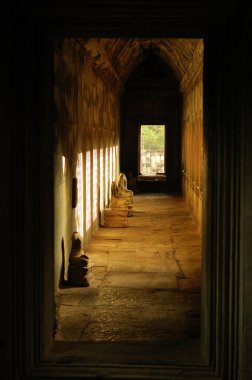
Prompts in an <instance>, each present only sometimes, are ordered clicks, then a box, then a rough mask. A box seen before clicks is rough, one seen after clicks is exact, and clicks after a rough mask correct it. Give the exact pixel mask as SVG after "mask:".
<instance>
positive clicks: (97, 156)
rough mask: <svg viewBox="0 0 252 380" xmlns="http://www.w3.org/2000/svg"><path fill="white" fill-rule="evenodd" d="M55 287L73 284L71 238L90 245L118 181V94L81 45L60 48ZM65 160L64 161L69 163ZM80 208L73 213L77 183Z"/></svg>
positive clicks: (56, 67)
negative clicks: (77, 235) (64, 281)
mask: <svg viewBox="0 0 252 380" xmlns="http://www.w3.org/2000/svg"><path fill="white" fill-rule="evenodd" d="M54 75H55V92H54V93H55V96H54V98H55V107H54V110H55V121H54V131H55V168H54V169H55V196H54V198H55V223H54V224H55V231H54V234H55V258H54V262H55V287H56V288H57V287H58V285H59V284H60V281H61V280H62V279H63V278H65V279H66V278H67V267H68V258H69V254H70V250H71V235H72V233H73V232H74V231H79V232H80V233H81V234H82V235H83V241H84V245H85V244H87V243H88V241H89V240H90V239H91V237H92V234H93V232H94V231H95V230H96V229H97V227H98V226H99V223H100V217H101V212H102V210H103V209H104V208H105V207H106V206H108V204H109V199H110V195H111V193H110V185H111V182H112V180H115V179H117V178H118V174H119V164H118V163H119V160H118V154H119V151H118V146H119V99H120V97H119V96H118V92H117V91H118V89H117V88H116V87H115V84H114V83H113V84H111V83H112V82H111V81H110V80H109V76H108V75H104V73H103V72H102V70H101V69H99V67H98V66H97V62H96V60H95V58H93V57H92V56H90V55H89V54H87V52H86V51H85V50H84V49H83V47H82V46H81V45H79V44H78V41H77V40H74V39H64V40H58V41H56V42H55V62H54ZM63 157H64V158H63ZM76 177H77V193H78V197H77V205H76V207H75V208H73V207H72V178H76Z"/></svg>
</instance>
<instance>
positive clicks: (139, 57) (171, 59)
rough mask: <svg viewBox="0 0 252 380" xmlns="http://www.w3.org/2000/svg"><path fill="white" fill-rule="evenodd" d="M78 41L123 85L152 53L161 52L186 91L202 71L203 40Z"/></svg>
mask: <svg viewBox="0 0 252 380" xmlns="http://www.w3.org/2000/svg"><path fill="white" fill-rule="evenodd" d="M78 43H79V44H80V46H81V47H82V48H83V49H84V50H85V51H86V53H87V54H88V56H89V57H91V58H92V59H93V60H94V62H95V66H96V68H97V69H99V70H102V71H103V74H104V76H105V77H106V76H107V77H109V79H110V81H112V82H113V84H114V85H115V86H116V87H119V88H122V87H123V85H124V83H125V82H126V81H127V79H128V77H129V75H130V74H131V73H132V71H133V70H134V69H135V68H136V66H137V65H138V64H139V63H140V62H142V61H143V60H144V58H145V57H147V55H148V54H149V53H150V52H154V53H156V54H158V55H159V56H160V57H161V58H162V59H163V61H164V62H166V63H167V64H168V65H169V66H170V68H171V69H172V71H173V73H174V75H175V77H176V79H177V80H178V81H179V82H180V87H181V90H182V91H183V90H184V89H185V88H187V87H188V84H189V83H190V82H191V81H192V80H193V79H195V78H196V77H198V76H199V75H200V74H202V67H203V40H202V39H193V38H190V39H189V38H154V39H147V38H143V39H141V38H131V39H123V38H91V39H88V40H81V39H79V40H78Z"/></svg>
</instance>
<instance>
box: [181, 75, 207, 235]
mask: <svg viewBox="0 0 252 380" xmlns="http://www.w3.org/2000/svg"><path fill="white" fill-rule="evenodd" d="M183 95H184V96H183V99H184V101H183V123H182V181H183V194H184V196H185V199H186V201H187V203H188V205H189V207H190V210H191V212H192V214H193V216H194V218H195V220H196V221H197V223H198V224H199V227H200V229H201V224H202V198H203V196H204V194H203V183H202V181H203V153H204V152H203V80H202V76H200V78H199V79H198V81H197V82H196V84H195V85H194V86H193V87H190V88H189V89H188V90H187V91H185V92H184V94H183Z"/></svg>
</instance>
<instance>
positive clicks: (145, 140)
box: [141, 125, 165, 150]
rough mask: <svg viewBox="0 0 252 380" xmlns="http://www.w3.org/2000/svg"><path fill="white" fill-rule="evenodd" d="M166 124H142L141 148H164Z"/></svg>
mask: <svg viewBox="0 0 252 380" xmlns="http://www.w3.org/2000/svg"><path fill="white" fill-rule="evenodd" d="M164 140H165V126H164V125H142V126H141V149H145V150H164Z"/></svg>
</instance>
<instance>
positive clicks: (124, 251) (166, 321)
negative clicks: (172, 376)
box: [53, 194, 201, 363]
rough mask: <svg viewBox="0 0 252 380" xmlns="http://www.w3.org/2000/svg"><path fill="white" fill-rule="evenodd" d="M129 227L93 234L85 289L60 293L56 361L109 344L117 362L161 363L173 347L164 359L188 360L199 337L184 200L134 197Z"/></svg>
mask: <svg viewBox="0 0 252 380" xmlns="http://www.w3.org/2000/svg"><path fill="white" fill-rule="evenodd" d="M129 225H130V226H129V228H100V229H99V230H98V231H97V232H96V234H95V235H94V238H93V240H92V241H91V242H90V244H89V245H88V256H89V258H90V262H89V267H90V269H89V279H90V287H88V288H72V287H67V286H66V287H64V288H61V289H60V291H59V294H58V300H59V323H58V330H57V333H56V336H55V342H56V343H57V345H56V346H55V347H54V352H53V353H54V357H58V358H59V357H60V354H61V355H62V351H64V358H65V360H66V357H69V358H70V357H71V358H72V359H73V356H74V355H75V358H76V357H79V358H80V356H81V352H82V353H83V347H89V348H90V347H94V346H92V345H94V344H95V347H96V350H97V349H98V350H102V347H105V346H106V345H107V346H106V347H108V344H109V345H110V346H109V347H110V352H111V355H113V358H114V360H117V361H116V362H120V363H121V362H122V363H124V362H125V360H126V362H127V363H129V362H130V363H131V362H132V361H133V362H134V360H137V362H138V363H139V362H140V363H141V360H147V361H148V360H149V362H152V361H155V362H157V361H158V360H160V361H161V362H165V363H166V360H167V357H168V356H169V355H168V356H167V352H166V350H165V349H164V347H167V346H169V347H171V346H172V348H173V355H171V357H170V360H173V359H174V355H175V356H176V353H177V352H178V351H181V350H182V351H183V347H184V350H185V351H186V357H187V360H189V361H190V355H191V352H190V349H188V344H189V346H190V345H191V344H193V346H194V347H196V345H197V343H198V338H199V336H200V266H201V239H200V235H199V233H198V230H197V226H196V224H195V223H194V221H193V219H192V217H191V215H190V213H189V211H188V209H187V208H186V206H185V203H184V202H183V200H182V199H181V198H180V197H175V196H168V195H167V194H139V195H135V196H134V216H133V217H131V218H129ZM73 342H75V343H76V344H75V345H74V351H75V354H73ZM179 342H180V343H179ZM181 342H183V343H181ZM126 343H127V344H126ZM104 345H105V346H104ZM182 346H183V347H182ZM81 347H82V348H81ZM125 347H127V350H126V351H127V352H125ZM143 347H144V350H145V351H146V359H143V356H142V354H143ZM190 347H191V346H190ZM78 351H80V352H79V353H78ZM89 351H90V350H89ZM106 351H108V350H107V349H106ZM140 352H141V355H137V353H138V354H139V353H140ZM119 353H121V354H119ZM90 355H91V359H90V360H91V361H92V360H94V358H93V359H92V353H90V352H89V356H90ZM119 355H121V356H120V358H119V357H118V358H117V359H116V357H117V356H119ZM94 356H95V355H94ZM61 358H62V356H61ZM122 358H124V359H123V360H122ZM72 359H71V360H72ZM62 360H63V359H62ZM69 360H70V359H69ZM106 360H109V359H106ZM144 362H145V361H144Z"/></svg>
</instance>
